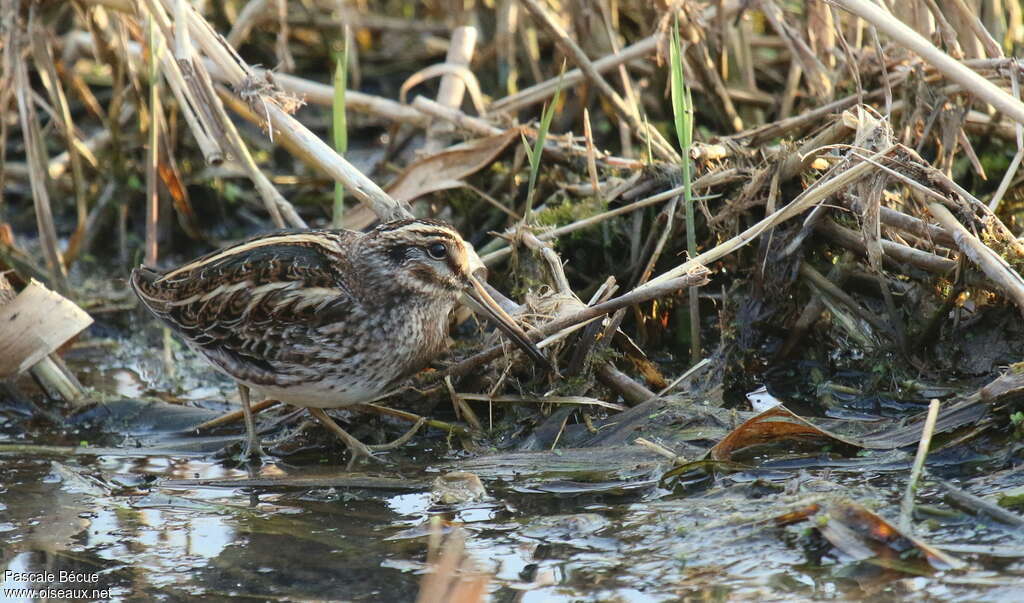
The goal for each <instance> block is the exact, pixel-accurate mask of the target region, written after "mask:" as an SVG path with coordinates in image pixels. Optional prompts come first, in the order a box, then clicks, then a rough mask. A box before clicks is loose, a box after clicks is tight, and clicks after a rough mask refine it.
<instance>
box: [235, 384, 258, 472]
mask: <svg viewBox="0 0 1024 603" xmlns="http://www.w3.org/2000/svg"><path fill="white" fill-rule="evenodd" d="M238 397H239V398H241V399H242V413H243V414H244V415H245V431H246V433H247V434H248V438H247V439H246V442H245V452H243V453H242V457H243V458H249V459H251V458H256V459H259V458H260V457H262V456H263V447H262V446H261V445H260V436H259V434H257V433H256V420H255V419H254V418H253V414H252V406H250V405H249V386H248V385H242V384H241V383H239V384H238Z"/></svg>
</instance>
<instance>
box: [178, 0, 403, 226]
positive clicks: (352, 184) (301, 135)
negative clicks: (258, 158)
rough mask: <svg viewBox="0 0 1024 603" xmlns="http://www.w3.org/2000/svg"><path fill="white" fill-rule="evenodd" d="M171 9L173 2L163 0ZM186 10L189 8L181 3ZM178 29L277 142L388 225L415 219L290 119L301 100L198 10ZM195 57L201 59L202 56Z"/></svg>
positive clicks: (186, 13) (181, 18)
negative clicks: (253, 64)
mask: <svg viewBox="0 0 1024 603" xmlns="http://www.w3.org/2000/svg"><path fill="white" fill-rule="evenodd" d="M159 1H160V2H161V3H162V4H163V5H164V7H165V9H168V10H169V9H170V8H171V7H170V6H169V5H170V4H171V3H172V2H173V0H159ZM176 4H177V5H178V6H181V5H182V4H184V3H176ZM174 25H175V27H187V28H188V31H189V34H190V35H191V37H192V39H194V40H195V42H196V43H197V44H198V46H199V47H200V48H202V51H203V52H204V53H205V54H206V56H207V57H208V58H210V59H211V60H212V61H213V62H214V63H216V64H217V66H218V67H219V68H220V69H221V70H222V71H223V73H224V74H225V79H226V81H227V82H228V83H229V84H230V85H231V86H232V88H234V89H235V90H238V91H239V92H240V94H241V96H242V97H243V98H244V99H245V100H246V102H247V103H248V104H249V105H250V107H252V109H253V112H254V113H255V114H256V115H258V116H259V117H260V119H261V122H263V125H264V127H265V128H267V131H268V134H269V135H270V137H271V139H274V137H281V138H284V139H287V140H288V141H289V142H291V144H292V148H293V149H295V150H296V151H297V153H296V158H297V159H299V160H300V161H303V162H305V163H307V164H309V165H311V166H313V167H314V168H316V169H318V170H320V171H322V172H323V173H325V174H327V175H328V176H329V177H330V178H332V179H334V180H336V181H340V182H342V183H344V184H345V187H346V188H347V189H348V190H350V191H352V194H353V195H354V196H355V197H356V198H357V199H359V200H360V201H361V202H362V203H364V204H366V206H367V207H369V208H370V209H371V210H372V211H373V212H374V213H375V214H377V216H378V217H379V218H380V219H381V220H382V221H391V220H396V219H400V218H409V217H412V212H411V210H410V208H409V205H408V203H402V202H399V201H396V200H394V199H392V198H391V197H390V196H388V194H387V193H385V192H384V191H383V190H382V189H381V188H380V187H379V186H378V185H377V184H376V183H375V182H373V181H372V180H370V179H369V178H367V177H366V176H365V175H364V174H363V173H362V172H360V171H359V170H357V169H356V168H355V167H353V166H352V164H350V163H349V162H348V161H346V160H345V159H344V158H343V157H341V156H339V155H338V154H337V153H336V152H335V151H334V149H332V148H331V147H330V145H328V144H327V143H325V142H324V141H323V140H321V139H320V137H318V136H317V135H315V134H313V133H312V132H310V131H309V129H307V128H306V127H305V126H304V125H302V124H301V123H299V122H298V121H297V120H296V119H295V118H294V117H292V116H291V115H290V111H292V110H294V109H295V108H296V107H295V106H294V105H295V102H296V101H295V99H293V98H288V97H286V96H284V95H283V94H282V93H281V92H280V89H278V88H276V85H275V83H274V81H273V79H272V77H270V76H266V75H265V76H264V78H263V79H260V78H259V77H258V76H257V74H256V73H255V72H254V71H253V70H252V69H251V68H250V67H249V66H248V65H247V64H246V63H245V62H244V61H243V60H242V59H241V58H240V57H239V56H238V54H237V53H236V52H235V51H234V49H233V48H231V47H230V46H228V45H227V43H226V42H225V41H224V39H223V38H222V37H221V36H219V35H218V34H217V33H216V32H215V31H214V29H213V27H212V26H210V24H209V23H208V22H207V21H206V19H205V18H203V16H202V15H200V14H199V13H198V12H197V11H196V9H195V8H193V7H191V6H189V7H187V8H186V9H185V10H183V11H181V12H180V14H175V24H174ZM193 58H194V59H197V60H198V58H199V57H198V56H196V53H194V54H193Z"/></svg>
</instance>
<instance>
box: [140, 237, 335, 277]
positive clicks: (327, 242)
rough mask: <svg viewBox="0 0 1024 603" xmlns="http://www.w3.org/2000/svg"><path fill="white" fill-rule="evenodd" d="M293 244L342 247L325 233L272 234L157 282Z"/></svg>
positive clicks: (197, 262) (332, 247) (186, 266)
mask: <svg viewBox="0 0 1024 603" xmlns="http://www.w3.org/2000/svg"><path fill="white" fill-rule="evenodd" d="M292 244H311V245H319V246H320V247H323V248H324V249H325V250H326V251H327V252H328V253H341V248H340V247H339V246H338V244H337V242H336V241H335V240H334V239H330V238H327V237H325V236H324V235H323V234H285V235H280V236H270V237H267V238H265V239H258V240H256V241H250V242H248V243H243V244H241V245H238V246H237V247H230V248H228V249H225V250H224V251H222V252H220V253H218V254H215V255H212V256H210V257H208V258H204V259H201V260H196V261H194V262H190V263H188V264H185V265H184V266H181V267H180V268H177V269H175V270H172V271H171V272H168V273H167V274H165V275H163V276H161V277H160V278H159V279H157V280H156V283H162V282H164V281H165V280H167V279H169V278H173V277H175V276H177V275H179V274H181V273H183V272H188V271H190V270H195V269H196V268H199V267H201V266H204V265H206V264H212V263H213V262H216V261H218V260H221V259H224V258H226V257H231V256H233V255H238V254H239V253H245V252H247V251H251V250H253V249H257V248H259V247H265V246H267V245H292Z"/></svg>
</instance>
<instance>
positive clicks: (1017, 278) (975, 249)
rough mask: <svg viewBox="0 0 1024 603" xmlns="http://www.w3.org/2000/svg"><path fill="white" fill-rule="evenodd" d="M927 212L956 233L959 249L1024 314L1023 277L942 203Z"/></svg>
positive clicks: (955, 239) (935, 204) (933, 205)
mask: <svg viewBox="0 0 1024 603" xmlns="http://www.w3.org/2000/svg"><path fill="white" fill-rule="evenodd" d="M928 211H930V212H931V214H932V216H933V217H934V218H935V219H936V220H937V221H938V222H939V224H940V225H941V226H942V227H943V228H945V229H946V230H947V231H949V232H951V233H953V240H954V241H955V242H956V245H957V247H958V248H959V249H960V251H962V252H963V253H964V255H966V256H967V258H968V259H970V260H971V262H973V263H974V264H976V265H977V266H978V267H979V268H981V271H982V272H984V273H985V276H987V277H988V278H989V279H990V280H991V281H992V282H993V283H995V284H996V286H998V287H999V289H1000V290H1002V291H1003V292H1004V293H1005V294H1006V295H1007V297H1009V298H1010V299H1011V300H1013V303H1015V304H1016V305H1017V308H1018V309H1019V310H1020V311H1021V313H1022V314H1024V278H1022V277H1021V275H1020V273H1019V272H1017V271H1016V270H1014V269H1013V267H1011V266H1010V265H1009V264H1007V263H1006V260H1004V259H1003V258H1002V257H1000V256H999V255H998V254H997V253H996V252H995V251H993V250H992V248H991V247H989V246H988V245H986V244H985V243H983V242H982V241H981V240H980V239H978V237H976V236H974V234H972V233H971V231H969V230H967V228H965V227H964V225H963V224H961V223H960V221H959V220H957V219H956V217H955V216H954V215H953V214H952V213H951V212H950V211H949V210H948V209H946V207H945V206H944V205H942V204H941V203H929V204H928Z"/></svg>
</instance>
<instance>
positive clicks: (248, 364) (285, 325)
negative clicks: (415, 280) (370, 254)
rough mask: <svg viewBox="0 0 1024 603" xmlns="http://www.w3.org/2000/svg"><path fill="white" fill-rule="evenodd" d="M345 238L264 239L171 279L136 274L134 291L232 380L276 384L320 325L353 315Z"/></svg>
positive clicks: (330, 234)
mask: <svg viewBox="0 0 1024 603" xmlns="http://www.w3.org/2000/svg"><path fill="white" fill-rule="evenodd" d="M346 234H347V233H346V232H345V231H342V232H340V233H339V232H337V231H303V232H296V233H279V234H273V235H266V236H262V237H257V238H254V239H250V240H248V241H245V242H242V243H239V244H237V245H234V246H232V247H228V248H225V249H222V250H220V251H217V252H214V253H211V254H208V255H206V256H203V257H201V258H198V259H196V260H195V261H193V262H190V263H188V264H185V265H184V266H181V267H180V268H177V269H174V270H170V271H168V272H166V273H164V274H161V273H158V272H155V271H153V270H149V269H146V268H137V269H136V270H134V271H133V272H132V279H131V282H132V287H133V288H134V289H135V291H136V293H137V294H138V295H139V298H140V299H141V300H142V301H143V303H144V304H145V305H146V307H147V308H149V310H150V311H151V312H153V314H155V315H156V316H158V317H159V318H161V319H162V320H163V321H164V322H165V323H167V324H168V325H169V326H170V327H171V328H172V329H174V330H175V331H177V332H178V333H180V334H181V335H182V336H183V337H185V339H186V340H188V342H189V343H190V344H191V345H192V346H193V347H195V348H197V349H199V350H200V351H201V352H203V353H204V354H205V355H206V356H207V357H209V358H210V359H211V360H212V361H214V362H215V363H216V364H217V365H219V366H220V367H221V368H222V369H224V370H225V371H227V372H228V373H229V374H231V375H232V376H235V377H240V378H243V379H245V380H247V381H250V382H255V383H260V382H268V383H269V382H274V380H275V379H276V375H277V373H278V372H279V371H278V370H277V369H278V367H279V366H280V364H281V363H282V362H290V363H295V362H301V361H302V358H301V357H299V356H301V354H303V353H307V352H308V351H309V350H312V349H315V347H316V341H314V337H312V335H313V334H314V332H315V329H316V328H317V327H318V326H321V325H323V324H325V323H326V322H336V321H338V320H342V319H344V317H345V316H346V315H347V314H348V313H349V311H350V310H351V308H352V305H353V303H354V299H353V296H352V294H351V291H350V289H349V288H348V286H347V284H346V282H345V280H346V279H345V274H346V269H345V268H346V264H347V261H348V260H347V258H346V255H347V248H348V244H349V243H350V240H349V238H348V237H346V236H345V235H346ZM242 373H244V375H243V374H242Z"/></svg>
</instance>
